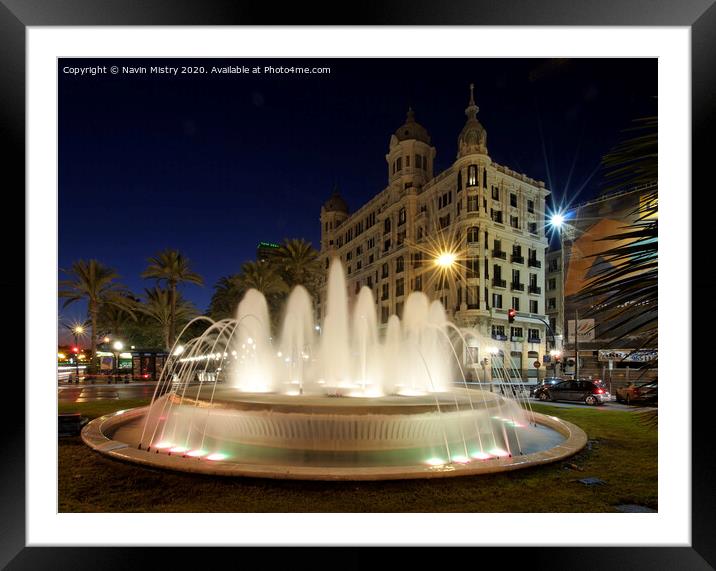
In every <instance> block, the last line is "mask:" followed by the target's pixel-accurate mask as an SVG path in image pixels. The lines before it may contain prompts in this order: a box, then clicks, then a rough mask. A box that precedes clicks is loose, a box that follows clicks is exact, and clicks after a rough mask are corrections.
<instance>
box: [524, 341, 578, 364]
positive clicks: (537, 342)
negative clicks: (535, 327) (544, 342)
mask: <svg viewBox="0 0 716 571" xmlns="http://www.w3.org/2000/svg"><path fill="white" fill-rule="evenodd" d="M540 341H541V340H540V338H539V337H528V338H527V342H528V343H539V342H540ZM579 360H580V361H581V360H582V358H581V357H580V358H579Z"/></svg>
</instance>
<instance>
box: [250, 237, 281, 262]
mask: <svg viewBox="0 0 716 571" xmlns="http://www.w3.org/2000/svg"><path fill="white" fill-rule="evenodd" d="M280 247H281V244H277V243H276V242H259V243H258V245H257V246H256V261H258V262H266V261H268V260H270V259H271V258H272V257H274V256H275V255H276V253H277V252H278V249H279V248H280Z"/></svg>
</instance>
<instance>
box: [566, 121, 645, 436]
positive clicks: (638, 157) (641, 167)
mask: <svg viewBox="0 0 716 571" xmlns="http://www.w3.org/2000/svg"><path fill="white" fill-rule="evenodd" d="M657 127H658V121H657V118H656V117H646V118H643V119H638V120H637V121H636V125H635V126H634V127H633V128H631V129H629V131H632V132H637V136H636V137H633V138H630V139H627V140H625V141H623V142H622V143H620V144H619V145H617V146H616V147H615V148H614V149H613V150H612V151H611V152H610V153H609V154H607V155H606V156H605V157H604V158H603V160H602V164H603V166H604V167H605V169H606V171H607V172H606V178H607V180H608V181H609V184H608V186H607V188H606V190H605V192H611V191H613V190H618V189H630V188H634V187H637V186H638V187H643V188H644V191H643V192H642V194H641V196H640V201H639V207H638V208H637V209H636V210H635V211H634V212H632V213H631V214H632V215H636V216H637V218H636V220H635V222H634V223H632V224H630V225H628V226H625V227H624V228H623V232H620V233H619V234H616V235H614V236H608V237H607V238H603V240H605V241H615V242H616V243H617V245H616V246H614V247H612V248H606V249H605V250H604V251H603V252H600V253H599V254H595V256H597V255H598V256H602V257H603V259H604V260H605V262H607V263H606V264H602V266H601V267H602V268H603V269H602V270H601V271H598V273H597V275H596V276H595V277H594V278H593V279H592V280H591V281H589V282H588V283H587V284H585V286H584V287H583V288H582V290H581V291H580V292H579V294H578V296H577V299H578V300H582V301H583V300H590V301H591V302H592V306H591V308H590V309H589V310H588V311H587V313H586V316H590V315H596V314H599V316H600V319H601V320H603V322H604V323H605V324H606V328H605V329H604V330H603V331H602V334H607V333H611V334H614V338H613V339H612V343H615V342H618V341H620V340H624V339H626V338H630V339H631V340H632V341H633V342H634V344H635V349H641V348H644V347H655V346H656V345H657V342H658V333H659V329H658V313H659V311H658V309H659V295H658V294H659V290H658V275H659V261H658V255H659V232H658V230H659V219H658V215H659V190H658V163H657V156H658V138H657V132H658V130H657ZM657 366H658V359H653V360H651V361H647V362H646V363H645V364H644V366H643V372H646V371H647V370H648V369H651V368H654V367H657ZM639 414H640V417H641V418H640V422H642V423H643V424H646V425H647V426H651V427H656V426H657V424H658V411H657V410H645V411H642V412H641V413H639Z"/></svg>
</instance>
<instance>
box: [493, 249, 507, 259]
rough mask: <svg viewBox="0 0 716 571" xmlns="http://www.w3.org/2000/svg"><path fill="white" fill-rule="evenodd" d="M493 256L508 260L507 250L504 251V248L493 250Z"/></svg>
mask: <svg viewBox="0 0 716 571" xmlns="http://www.w3.org/2000/svg"><path fill="white" fill-rule="evenodd" d="M492 257H493V258H499V259H500V260H506V259H507V252H503V251H502V250H492Z"/></svg>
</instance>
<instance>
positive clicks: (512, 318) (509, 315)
mask: <svg viewBox="0 0 716 571" xmlns="http://www.w3.org/2000/svg"><path fill="white" fill-rule="evenodd" d="M515 315H517V312H516V311H515V310H514V309H513V308H510V309H509V311H508V312H507V319H508V320H509V322H510V323H514V322H515Z"/></svg>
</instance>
